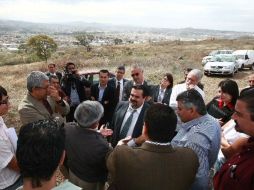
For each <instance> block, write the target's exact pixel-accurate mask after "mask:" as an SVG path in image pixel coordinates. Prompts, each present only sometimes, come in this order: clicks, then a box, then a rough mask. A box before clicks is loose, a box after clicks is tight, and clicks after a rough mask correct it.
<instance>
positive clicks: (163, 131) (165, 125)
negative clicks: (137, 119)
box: [144, 104, 177, 143]
mask: <svg viewBox="0 0 254 190" xmlns="http://www.w3.org/2000/svg"><path fill="white" fill-rule="evenodd" d="M144 121H145V125H146V127H147V135H148V137H149V139H150V140H152V141H155V142H161V143H165V142H169V141H170V140H171V139H172V137H173V135H174V133H175V129H176V124H177V117H176V114H175V111H174V110H173V109H172V108H171V107H169V106H166V105H163V104H153V105H151V106H150V107H149V108H148V110H147V111H146V114H145V119H144Z"/></svg>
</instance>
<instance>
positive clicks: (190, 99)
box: [176, 89, 207, 115]
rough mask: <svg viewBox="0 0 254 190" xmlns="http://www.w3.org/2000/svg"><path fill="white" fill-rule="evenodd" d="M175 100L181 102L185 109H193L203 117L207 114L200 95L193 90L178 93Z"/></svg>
mask: <svg viewBox="0 0 254 190" xmlns="http://www.w3.org/2000/svg"><path fill="white" fill-rule="evenodd" d="M176 100H177V101H181V102H182V103H183V105H184V107H185V108H192V107H195V108H196V111H197V112H198V113H199V114H200V115H205V114H206V113H207V111H206V106H205V102H204V100H203V98H202V96H201V95H200V93H199V92H198V91H196V90H195V89H190V90H187V91H184V92H182V93H180V94H179V95H178V96H177V97H176Z"/></svg>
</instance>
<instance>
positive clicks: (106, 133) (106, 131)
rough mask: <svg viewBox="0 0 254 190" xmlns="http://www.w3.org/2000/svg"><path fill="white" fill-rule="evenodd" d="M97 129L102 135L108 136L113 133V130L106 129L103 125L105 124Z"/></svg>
mask: <svg viewBox="0 0 254 190" xmlns="http://www.w3.org/2000/svg"><path fill="white" fill-rule="evenodd" d="M99 131H100V134H101V135H102V136H103V137H108V136H111V135H112V134H113V130H112V129H108V128H107V127H105V125H102V126H101V128H100V130H99Z"/></svg>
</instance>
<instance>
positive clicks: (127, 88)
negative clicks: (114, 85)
mask: <svg viewBox="0 0 254 190" xmlns="http://www.w3.org/2000/svg"><path fill="white" fill-rule="evenodd" d="M131 77H132V79H133V80H129V81H127V82H126V83H125V85H124V87H123V97H122V100H123V101H127V100H129V97H130V93H131V88H132V86H133V85H144V86H147V87H149V86H148V83H147V81H146V80H145V78H144V71H143V69H142V68H141V67H140V66H138V65H134V66H132V68H131ZM148 93H149V96H150V89H149V91H148ZM147 98H148V96H147V97H146V99H147Z"/></svg>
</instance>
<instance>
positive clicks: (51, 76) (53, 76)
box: [49, 75, 59, 82]
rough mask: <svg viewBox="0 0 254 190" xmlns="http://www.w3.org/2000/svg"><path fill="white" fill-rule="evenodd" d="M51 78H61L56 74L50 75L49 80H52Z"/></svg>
mask: <svg viewBox="0 0 254 190" xmlns="http://www.w3.org/2000/svg"><path fill="white" fill-rule="evenodd" d="M51 79H57V80H59V78H58V77H57V76H56V75H50V76H49V82H51Z"/></svg>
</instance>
